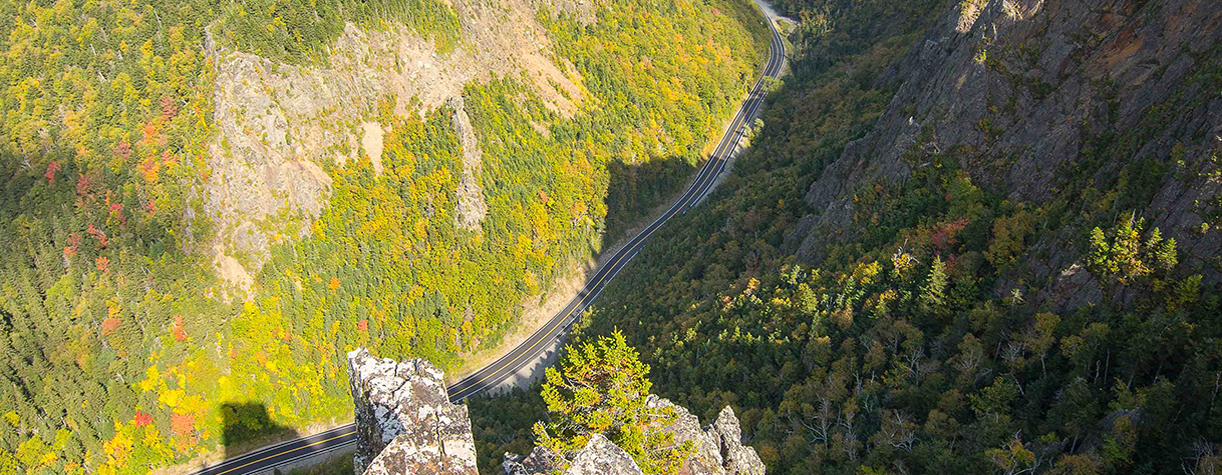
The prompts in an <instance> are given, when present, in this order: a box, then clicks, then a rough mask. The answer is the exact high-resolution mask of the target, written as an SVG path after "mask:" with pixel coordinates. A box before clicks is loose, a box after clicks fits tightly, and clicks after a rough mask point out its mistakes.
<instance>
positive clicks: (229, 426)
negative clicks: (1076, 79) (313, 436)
mask: <svg viewBox="0 0 1222 475" xmlns="http://www.w3.org/2000/svg"><path fill="white" fill-rule="evenodd" d="M221 420H222V422H223V423H224V426H223V427H224V430H223V431H222V432H221V445H224V446H225V459H230V458H233V457H237V456H239V455H242V454H245V453H248V452H250V451H252V450H257V449H259V448H260V447H263V446H266V445H271V444H274V443H277V442H281V441H285V440H292V439H296V438H297V437H300V434H298V433H297V431H295V430H293V429H292V428H290V427H286V426H282V425H279V424H276V423H275V422H272V420H271V417H269V416H268V414H267V407H266V406H264V405H263V403H259V402H227V403H225V404H222V405H221Z"/></svg>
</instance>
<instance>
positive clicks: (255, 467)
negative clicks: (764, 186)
mask: <svg viewBox="0 0 1222 475" xmlns="http://www.w3.org/2000/svg"><path fill="white" fill-rule="evenodd" d="M756 3H759V1H758V0H757V2H756ZM760 8H761V9H762V10H763V11H764V12H765V15H766V16H767V17H768V27H769V29H770V30H771V32H772V43H771V45H770V48H769V57H768V63H767V64H766V65H765V66H764V74H763V75H762V76H761V77H760V79H758V80H756V82H755V84H754V85H753V86H752V87H751V92H750V94H748V96H747V99H746V100H745V101H743V104H742V106H740V107H739V109H738V111H737V112H736V113H735V114H734V119H733V120H732V121H731V122H730V127H729V128H728V129H726V133H725V135H724V136H722V138H721V142H720V143H718V144H717V148H716V149H714V150H713V155H712V156H711V157H709V160H708V161H707V162H705V164H704V166H703V167H701V168H700V172H699V173H698V174H697V175H696V180H695V181H694V182H692V185H691V186H690V187H688V189H687V191H686V192H684V193H683V195H682V196H681V197H680V198H679V200H678V201H676V202H675V204H674V205H673V206H671V207H670V209H668V210H666V212H665V213H662V215H661V216H659V217H658V219H656V220H654V222H653V223H650V225H649V226H648V227H646V228H645V229H643V230H641V232H640V233H639V234H637V235H636V236H634V237H633V238H632V240H631V241H629V242H628V244H626V245H624V247H622V248H620V250H619V251H618V252H616V253H615V255H613V256H611V258H610V259H608V260H607V263H606V264H605V265H604V266H603V267H602V268H601V269H599V270H598V272H597V273H596V274H594V276H593V277H591V278H590V280H589V281H588V282H587V283H586V286H585V287H584V288H582V290H581V291H580V292H578V293H577V296H575V297H573V300H571V301H569V304H568V305H566V306H565V307H564V308H563V309H561V310H560V312H558V313H556V315H555V316H553V317H552V318H551V320H548V321H547V323H545V324H544V325H543V326H542V327H540V328H539V329H538V330H536V331H535V333H534V334H532V335H531V336H530V338H527V339H526V341H523V342H522V344H520V345H518V347H517V348H514V349H513V350H512V351H510V352H509V353H507V354H506V355H505V356H502V357H501V358H500V359H498V360H496V361H494V362H492V364H489V365H488V366H485V367H484V368H482V369H480V370H478V371H476V372H474V373H471V375H469V376H467V377H465V378H463V379H461V380H459V381H457V382H455V383H454V384H452V385H450V387H449V388H447V389H448V391H449V393H450V401H453V402H455V403H457V402H459V401H462V400H463V399H466V398H468V397H471V396H474V395H476V394H479V393H482V392H484V391H487V390H489V389H491V388H494V387H497V386H498V385H500V384H501V383H502V382H503V381H505V380H506V379H509V378H511V377H513V376H514V375H515V374H517V373H518V372H519V371H521V370H522V369H523V368H524V367H526V366H527V365H529V364H531V363H533V362H535V361H536V360H537V359H538V358H539V357H540V356H542V355H543V353H544V352H545V351H547V349H548V348H551V347H552V346H554V343H555V342H556V341H557V340H559V339H562V338H564V336H565V335H566V334H568V330H569V328H570V327H572V325H573V322H575V321H576V320H577V319H578V318H580V316H581V314H582V312H583V311H585V309H586V308H587V307H589V306H590V304H592V303H593V302H594V299H596V298H598V294H599V293H601V292H602V290H603V287H605V286H606V285H607V283H608V282H610V281H611V279H613V278H615V276H616V274H618V273H619V271H620V269H623V268H624V266H625V265H626V264H628V262H629V261H631V260H632V258H633V257H635V256H636V254H637V252H639V251H640V250H641V248H642V247H644V246H645V243H646V242H648V241H649V237H650V236H652V235H653V233H654V231H657V230H658V229H659V228H661V227H662V225H664V224H666V222H667V221H670V219H671V218H674V217H675V216H677V215H680V214H684V213H686V212H687V210H688V209H690V208H691V207H692V206H695V205H696V204H697V203H699V202H700V200H701V199H703V198H704V196H705V195H707V194H708V193H709V191H711V190H712V188H713V185H714V183H715V182H716V181H717V177H718V176H719V175H720V174H721V172H722V171H724V170H725V167H726V164H727V163H728V162H729V160H730V158H731V157H732V156H733V155H734V153H735V152H736V151H737V148H738V144H739V143H740V142H741V141H742V138H743V135H744V134H746V132H747V129H748V128H749V127H750V124H751V121H752V120H754V119H755V116H756V114H758V113H759V108H760V106H761V105H762V104H763V102H764V95H765V92H764V90H763V84H764V77H772V78H775V77H777V76H778V75H779V74H780V73H781V70H782V69H783V68H784V66H785V43H784V41H782V40H781V34H780V32H778V31H777V28H776V17H775V16H774V14H773V13H772V10H771V9H770V8H768V7H767V6H766V5H761V7H760ZM355 447H356V426H355V425H354V424H347V425H343V426H340V427H336V428H334V429H331V430H329V431H326V432H322V433H319V434H314V435H311V436H307V437H301V438H299V439H293V440H290V441H287V442H281V443H279V444H276V445H271V446H267V447H263V448H261V449H259V450H255V451H253V452H250V453H248V454H245V455H242V456H239V457H234V458H231V459H228V460H225V461H222V462H220V463H218V464H216V465H213V466H211V467H205V468H202V469H200V470H197V471H195V472H193V473H192V474H191V475H255V474H260V473H271V472H272V470H273V469H275V468H276V467H279V466H282V465H286V464H290V463H293V462H296V461H299V460H301V459H304V458H307V457H312V456H317V455H320V454H322V453H325V452H329V451H333V450H345V449H350V448H351V449H354V448H355Z"/></svg>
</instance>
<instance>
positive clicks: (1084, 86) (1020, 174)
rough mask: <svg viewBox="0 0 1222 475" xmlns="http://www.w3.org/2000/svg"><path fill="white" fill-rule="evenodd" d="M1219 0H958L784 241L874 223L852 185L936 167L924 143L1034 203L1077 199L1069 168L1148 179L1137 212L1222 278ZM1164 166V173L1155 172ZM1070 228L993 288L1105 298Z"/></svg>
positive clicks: (853, 232) (1063, 301)
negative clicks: (1215, 218) (1026, 286)
mask: <svg viewBox="0 0 1222 475" xmlns="http://www.w3.org/2000/svg"><path fill="white" fill-rule="evenodd" d="M1219 5H1222V4H1219V3H1218V2H1217V0H1161V1H1157V2H1144V1H1134V0H974V1H971V2H962V4H960V2H954V5H953V6H951V8H949V9H948V10H947V11H946V12H945V13H944V15H943V16H942V17H941V18H940V20H939V21H938V22H937V23H936V24H935V25H933V26H932V27H931V28H930V29H929V30H928V31H927V32H926V37H925V38H924V39H922V40H920V41H917V42H916V43H915V44H914V45H913V46H912V47H911V49H910V50H909V52H908V54H907V55H906V56H905V57H903V58H902V59H901V60H899V61H898V62H896V63H895V64H894V65H892V67H891V68H890V69H889V70H887V71H885V72H884V73H883V74H882V75H881V76H880V77H879V78H877V80H876V82H875V85H877V86H883V85H889V86H898V91H897V92H896V94H895V96H894V98H893V99H892V101H891V103H890V104H889V105H888V107H887V109H886V111H885V112H884V113H883V114H882V115H881V116H880V117H879V118H878V120H877V122H876V124H875V126H874V128H873V130H872V131H871V132H870V133H869V134H867V135H866V136H865V137H863V138H861V139H859V140H856V141H853V142H851V143H849V144H848V145H847V146H846V147H845V149H844V151H843V153H842V154H841V156H840V157H839V159H837V160H836V161H833V162H832V163H829V164H827V168H826V169H825V171H824V172H823V174H822V176H820V177H819V178H818V179H817V180H816V181H815V182H814V183H813V184H812V185H811V187H810V189H809V191H808V193H807V194H806V197H805V200H806V203H807V204H808V205H809V206H810V208H811V209H813V210H814V212H813V213H812V214H810V215H807V216H805V217H804V218H803V219H802V220H801V222H800V223H799V225H798V229H797V230H796V231H795V232H794V233H793V234H792V235H790V236H789V237H788V239H787V244H786V246H787V248H789V249H790V250H793V251H796V252H797V253H798V255H799V256H800V257H802V258H804V259H806V260H810V261H818V260H820V259H822V257H823V256H824V255H826V252H827V247H826V244H828V243H834V242H836V241H840V242H851V241H852V240H854V239H856V238H857V237H858V236H859V233H860V231H861V229H863V228H864V227H865V226H867V224H866V223H865V222H863V216H865V218H864V219H865V221H867V222H868V220H869V218H868V217H869V215H870V213H871V212H872V211H873V210H865V209H861V205H860V204H858V203H857V202H856V201H855V199H854V196H855V193H858V192H860V191H861V190H862V189H864V188H865V187H876V186H878V187H885V186H890V185H893V184H898V183H900V182H903V181H904V180H906V179H907V177H908V176H909V175H910V174H911V173H912V171H913V170H916V169H919V168H921V167H923V166H928V165H929V163H928V160H926V157H923V156H922V154H928V153H951V152H953V154H954V156H955V157H956V158H958V159H959V162H960V163H959V165H960V166H961V169H962V170H964V171H965V172H967V173H968V174H969V175H970V177H971V180H972V182H973V183H974V184H976V185H977V186H980V187H982V188H984V189H987V190H989V191H991V192H994V193H996V194H998V195H1000V196H1002V197H1003V198H1005V199H1009V200H1014V201H1024V202H1031V203H1034V204H1035V205H1037V206H1040V205H1045V204H1049V203H1058V202H1059V203H1064V202H1067V201H1073V200H1079V199H1081V197H1082V196H1081V193H1079V194H1078V195H1073V193H1072V192H1069V191H1067V188H1066V181H1065V180H1064V179H1063V176H1064V172H1065V170H1066V169H1075V168H1076V169H1079V173H1083V174H1085V178H1082V179H1080V180H1079V181H1080V182H1084V181H1086V180H1094V182H1093V183H1095V186H1096V187H1103V186H1111V185H1110V184H1111V183H1114V182H1116V180H1117V177H1118V176H1121V174H1122V173H1125V174H1127V176H1128V177H1129V179H1131V180H1133V179H1142V180H1147V181H1151V182H1152V183H1149V185H1148V187H1147V188H1146V189H1148V190H1150V193H1152V194H1151V196H1150V197H1149V198H1148V199H1147V198H1145V197H1142V201H1141V202H1140V203H1138V204H1137V205H1136V206H1139V207H1140V208H1139V209H1137V210H1136V211H1137V213H1138V214H1139V215H1144V216H1145V217H1146V218H1147V221H1149V222H1150V225H1151V226H1152V227H1153V226H1158V227H1160V228H1161V231H1162V234H1163V236H1164V237H1174V238H1175V239H1176V241H1177V242H1178V243H1179V250H1180V252H1181V262H1186V263H1188V265H1189V266H1192V267H1197V266H1200V267H1202V271H1201V273H1203V274H1204V275H1205V279H1206V281H1207V282H1217V281H1219V280H1222V273H1220V272H1219V270H1218V268H1217V267H1215V265H1216V264H1213V263H1212V262H1213V260H1214V259H1213V256H1216V255H1218V253H1219V251H1220V250H1222V234H1219V233H1217V232H1213V231H1211V232H1208V233H1205V232H1201V231H1199V230H1198V229H1199V228H1201V225H1202V223H1203V222H1204V221H1206V220H1210V219H1211V218H1210V216H1211V215H1216V214H1217V212H1218V206H1217V203H1218V201H1217V198H1218V196H1219V193H1220V191H1222V180H1218V179H1217V178H1216V177H1215V175H1214V171H1215V170H1217V169H1218V160H1217V158H1216V157H1218V156H1219V155H1220V152H1222V96H1219V95H1218V94H1217V91H1218V90H1219V88H1222V83H1220V82H1219V81H1218V80H1217V77H1218V76H1217V73H1216V71H1218V68H1219V61H1218V57H1219V53H1220V52H1222V8H1219ZM1100 149H1103V150H1106V152H1104V153H1106V156H1103V157H1100V156H1098V155H1099V153H1100V152H1099V151H1100ZM1160 169H1161V170H1166V171H1167V172H1166V173H1158V172H1152V171H1151V170H1160ZM1136 177H1140V178H1136ZM1103 189H1104V190H1106V189H1107V188H1103ZM1129 194H1132V193H1129ZM1117 202H1118V200H1117ZM1130 206H1132V205H1130ZM1121 211H1123V210H1115V211H1114V212H1115V213H1117V214H1119V213H1120V212H1121ZM1212 224H1214V225H1216V224H1217V223H1216V222H1215V223H1212ZM1072 228H1073V226H1064V227H1063V229H1065V230H1067V232H1061V233H1052V232H1050V233H1045V235H1042V236H1034V237H1033V241H1035V242H1033V243H1031V245H1030V246H1028V247H1027V253H1026V255H1025V256H1023V257H1022V258H1020V259H1019V260H1020V261H1021V262H1022V264H1023V265H1022V266H1019V267H1021V268H1019V269H1015V270H1014V271H1013V272H1010V273H1009V274H1008V275H1003V276H1002V278H1001V279H998V282H997V284H996V285H997V287H996V288H995V291H996V292H997V293H998V294H999V295H1003V294H1005V293H1007V292H1008V291H1009V289H1012V288H1015V286H1018V285H1020V283H1021V282H1022V281H1023V280H1025V281H1026V282H1048V283H1049V284H1050V285H1048V286H1047V287H1045V291H1044V294H1043V295H1041V296H1040V297H1039V298H1038V299H1034V298H1033V299H1029V301H1030V303H1031V304H1032V305H1040V302H1046V303H1050V304H1051V305H1052V306H1053V307H1054V308H1058V309H1061V310H1068V309H1072V308H1075V307H1078V306H1081V305H1085V304H1086V303H1087V302H1091V301H1094V302H1098V301H1099V300H1101V299H1102V296H1101V294H1100V291H1099V289H1098V286H1097V285H1095V283H1094V282H1092V281H1091V278H1090V276H1089V275H1087V273H1085V272H1080V266H1079V265H1076V264H1077V261H1078V257H1079V256H1078V254H1079V250H1078V249H1077V248H1075V247H1074V246H1067V245H1065V243H1066V242H1073V241H1075V240H1082V239H1084V237H1083V236H1081V235H1079V234H1080V233H1079V234H1070V233H1072V232H1073V229H1072ZM1088 229H1089V228H1088Z"/></svg>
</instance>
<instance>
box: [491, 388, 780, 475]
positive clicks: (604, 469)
mask: <svg viewBox="0 0 1222 475" xmlns="http://www.w3.org/2000/svg"><path fill="white" fill-rule="evenodd" d="M646 406H647V407H648V408H650V409H656V410H659V411H661V410H667V409H673V410H674V412H675V414H676V416H677V417H676V419H675V421H674V422H672V423H671V424H670V425H669V426H667V427H664V428H660V429H661V430H664V431H666V432H670V433H671V434H673V435H674V441H675V443H676V444H682V443H685V442H692V445H693V447H694V448H695V453H694V454H693V455H692V457H691V458H689V459H687V460H686V461H685V462H684V464H683V467H681V468H680V470H679V472H680V473H684V474H688V475H763V474H764V463H763V462H762V461H760V458H759V455H757V454H756V453H755V449H752V448H750V447H746V446H744V445H743V444H742V429H741V428H740V427H739V424H738V418H737V417H735V416H734V410H733V409H730V407H729V406H726V407H725V408H724V409H722V410H721V413H720V414H718V416H717V419H716V420H715V421H714V422H713V424H712V425H711V426H709V427H707V428H701V427H700V421H699V419H697V418H696V416H695V415H693V414H692V413H690V412H688V411H687V409H684V408H683V407H680V406H676V405H675V404H673V403H671V402H670V401H669V400H667V399H663V398H659V397H657V396H650V397H649V401H648V402H646ZM502 467H503V469H504V470H505V474H506V475H536V474H546V473H553V472H557V471H559V470H560V469H561V468H562V467H563V460H561V459H560V458H559V457H558V456H556V454H554V453H552V452H551V451H549V450H547V449H545V448H542V447H536V448H535V450H534V451H533V452H531V454H530V455H529V456H527V457H522V456H515V455H512V454H505V462H504V463H503V464H502ZM563 473H564V475H592V474H607V475H633V474H639V473H641V469H640V468H639V467H637V465H636V463H635V462H633V460H632V457H631V456H630V455H628V453H627V452H624V450H623V449H620V448H619V447H616V446H615V444H612V443H611V442H610V441H609V440H607V439H606V438H605V437H603V436H601V435H595V436H594V437H592V438H591V439H590V442H589V443H588V444H587V445H586V447H585V448H584V449H582V450H580V451H578V452H577V453H576V454H575V455H573V456H572V460H571V461H570V462H569V467H568V468H567V469H566V470H564V471H563Z"/></svg>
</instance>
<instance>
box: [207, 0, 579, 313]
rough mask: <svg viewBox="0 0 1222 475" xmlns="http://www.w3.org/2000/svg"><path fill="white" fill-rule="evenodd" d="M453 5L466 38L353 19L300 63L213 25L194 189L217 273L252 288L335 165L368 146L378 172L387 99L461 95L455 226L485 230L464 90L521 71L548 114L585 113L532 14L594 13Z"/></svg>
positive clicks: (573, 73) (411, 105) (419, 102)
mask: <svg viewBox="0 0 1222 475" xmlns="http://www.w3.org/2000/svg"><path fill="white" fill-rule="evenodd" d="M446 3H448V4H449V5H450V6H451V7H452V8H453V9H454V11H455V13H456V16H457V18H458V21H459V24H460V26H461V29H460V31H461V36H462V45H463V46H462V47H458V48H453V49H450V50H449V51H442V48H441V47H439V45H437V44H436V43H435V42H434V41H433V40H429V39H425V38H422V37H420V36H419V35H417V34H415V33H414V32H412V31H411V30H409V29H407V28H404V27H402V26H401V25H394V24H393V23H392V24H391V25H390V26H389V27H388V28H386V29H376V30H371V29H365V28H361V27H358V26H356V25H353V24H348V25H346V26H345V28H344V30H343V33H342V34H340V36H339V37H338V38H337V39H336V40H335V41H334V42H332V43H331V44H329V45H327V48H326V51H328V52H329V53H330V54H329V55H328V57H327V58H326V60H327V61H326V62H325V64H326V65H325V66H320V65H295V64H284V63H280V62H276V61H272V60H270V59H267V58H263V57H260V56H257V55H254V54H249V53H245V52H241V51H232V50H231V49H229V48H226V47H225V45H223V44H218V43H217V41H215V40H214V38H213V36H212V35H211V33H209V35H208V37H207V41H206V51H207V53H208V55H209V56H210V57H211V58H212V60H213V61H214V62H215V64H216V81H215V82H216V84H215V88H214V91H213V98H212V99H213V107H214V109H215V124H214V127H215V128H216V130H217V136H216V139H215V140H214V141H213V142H212V143H211V144H210V146H209V150H208V157H207V160H208V166H207V168H208V169H209V170H211V176H209V177H207V178H206V179H205V180H204V184H203V186H202V187H201V188H200V189H199V190H197V192H198V193H199V198H200V199H201V201H202V203H203V211H204V213H205V214H206V216H207V217H208V218H209V220H210V221H211V222H212V223H214V224H215V225H216V227H215V231H216V232H215V235H214V236H213V237H212V242H210V243H208V248H209V249H211V250H212V251H213V256H214V261H215V266H216V268H217V269H218V270H219V271H220V274H221V277H222V278H224V279H225V280H227V281H229V282H231V283H233V284H236V286H237V287H239V288H240V289H248V288H249V287H250V285H251V283H252V279H251V277H250V276H251V275H254V274H257V273H258V271H259V269H260V268H261V267H262V265H263V263H264V262H265V261H266V260H267V259H268V258H269V257H270V255H269V249H270V247H271V245H272V244H274V243H277V242H281V241H283V240H286V239H297V238H301V237H304V236H306V235H308V234H309V232H310V224H311V223H312V222H313V221H314V220H315V219H317V218H318V216H319V214H320V213H321V212H322V210H323V209H324V207H325V205H326V203H327V200H328V199H329V197H330V194H331V186H332V181H331V177H330V176H328V174H327V171H326V169H327V167H328V166H339V167H343V166H351V165H350V163H351V162H354V161H357V160H360V159H362V158H363V157H362V154H361V153H360V150H361V149H362V148H363V149H364V151H365V155H368V159H369V160H370V161H371V162H372V166H373V167H374V169H375V171H376V172H377V173H379V174H380V173H381V168H382V165H381V157H380V150H381V147H380V144H381V136H382V134H381V131H382V128H383V127H388V126H389V124H379V123H378V122H376V121H375V120H376V118H377V115H378V114H379V112H378V110H379V106H380V105H382V104H384V103H385V102H388V101H389V102H390V103H391V104H390V106H391V107H392V110H393V113H394V114H395V115H398V116H406V115H407V114H409V113H410V114H417V113H424V112H427V111H431V110H434V109H437V108H439V107H442V106H443V105H445V104H446V102H447V101H451V100H453V99H458V100H459V102H457V103H454V102H451V105H452V106H453V105H456V107H454V110H455V111H456V113H457V115H456V116H455V124H456V126H457V127H464V126H465V129H460V130H458V132H459V135H460V137H461V138H462V142H463V143H462V145H463V152H464V153H463V171H464V173H463V177H462V180H461V182H460V185H459V190H458V201H459V205H458V208H459V223H458V224H459V225H460V226H463V227H465V228H468V229H475V228H478V227H479V223H480V222H481V221H482V219H483V216H484V215H485V214H486V213H487V205H486V204H485V203H484V201H483V195H482V191H481V190H480V187H479V175H480V173H479V167H480V164H479V163H478V160H479V159H480V152H479V149H478V143H477V142H476V138H475V135H474V131H473V129H472V128H471V126H470V121H469V119H467V118H466V113H465V111H463V109H462V104H461V96H462V91H463V88H464V87H465V86H466V85H467V84H469V83H479V82H483V81H486V80H488V79H490V78H492V77H494V76H500V77H507V76H515V77H516V76H519V75H521V76H522V77H527V78H530V81H529V85H530V86H532V87H533V88H534V89H535V91H536V92H537V93H538V95H539V97H540V98H541V99H542V100H543V103H544V105H545V106H546V107H548V108H549V109H551V110H552V111H554V112H556V113H558V114H560V115H562V116H565V117H571V116H572V115H573V114H574V113H575V112H576V111H577V107H578V105H579V104H580V103H581V100H582V97H583V89H582V88H581V87H580V86H579V84H580V83H581V78H580V76H579V74H578V72H577V69H576V68H575V67H574V66H573V65H572V64H570V63H568V62H567V61H563V60H557V59H555V58H556V57H555V56H554V55H553V54H552V51H551V40H550V39H549V38H548V36H547V34H546V30H545V29H544V28H543V27H542V26H541V25H540V24H539V22H538V15H539V13H540V12H543V11H553V12H555V11H560V12H566V13H568V14H574V15H577V17H578V18H584V19H585V20H583V21H587V22H593V21H595V16H594V9H593V4H592V3H591V2H588V1H586V0H556V1H554V2H553V1H551V0H535V1H534V2H528V1H526V0H495V1H493V2H476V1H471V0H450V1H447V2H446ZM192 212H193V211H192ZM192 217H193V216H188V218H192Z"/></svg>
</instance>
